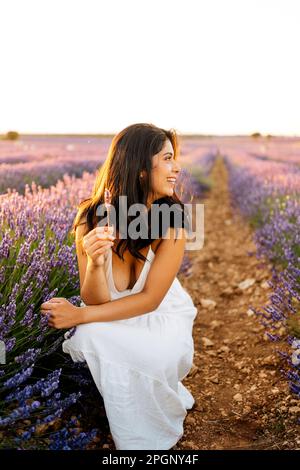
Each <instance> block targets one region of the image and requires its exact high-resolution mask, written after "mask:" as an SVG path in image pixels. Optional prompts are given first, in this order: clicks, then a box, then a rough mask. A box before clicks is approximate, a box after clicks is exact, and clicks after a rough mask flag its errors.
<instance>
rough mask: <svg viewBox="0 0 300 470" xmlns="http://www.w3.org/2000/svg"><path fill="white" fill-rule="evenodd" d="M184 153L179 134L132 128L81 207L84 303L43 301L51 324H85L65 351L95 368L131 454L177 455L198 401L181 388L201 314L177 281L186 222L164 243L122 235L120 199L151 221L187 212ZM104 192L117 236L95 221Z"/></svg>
mask: <svg viewBox="0 0 300 470" xmlns="http://www.w3.org/2000/svg"><path fill="white" fill-rule="evenodd" d="M177 153H178V140H177V136H176V132H175V131H174V130H170V131H167V130H164V129H161V128H158V127H156V126H154V125H152V124H143V123H142V124H135V125H131V126H129V127H127V128H125V129H124V130H123V131H121V132H120V133H119V134H117V135H116V136H115V137H114V139H113V140H112V143H111V146H110V149H109V152H108V156H107V158H106V161H105V163H104V164H103V165H102V167H101V169H100V171H99V174H98V177H97V179H96V181H95V185H94V189H93V193H92V196H91V198H89V199H87V200H85V201H83V202H82V203H81V204H80V205H79V210H78V213H77V216H76V218H75V221H74V225H73V232H74V233H75V235H76V252H77V257H78V266H79V276H80V294H81V298H82V304H81V306H80V307H75V306H73V305H72V304H71V303H70V302H68V301H67V300H66V299H62V298H53V299H51V300H50V301H48V302H46V303H44V304H42V313H48V314H49V315H50V316H49V324H50V325H51V326H52V327H54V328H69V327H72V326H75V325H76V326H77V328H76V331H75V334H74V335H73V336H72V337H70V338H68V336H67V334H66V335H65V338H66V339H65V341H64V343H63V351H64V352H65V353H69V354H70V355H71V357H72V359H73V360H74V361H86V363H87V365H88V367H89V369H90V371H91V374H92V376H93V379H94V381H95V383H96V386H97V388H98V390H99V392H100V393H101V395H102V397H103V401H104V406H105V410H106V414H107V418H108V421H109V425H110V430H111V434H112V437H113V439H114V443H115V446H116V448H117V449H122V450H130V449H133V450H141V449H144V450H156V449H170V448H172V447H173V446H174V445H175V444H176V442H177V441H178V440H179V439H180V438H181V437H182V435H183V422H184V419H185V416H186V414H187V411H186V410H187V409H190V408H192V406H193V404H194V398H193V396H192V395H191V393H190V392H189V390H188V389H187V388H186V387H184V385H183V384H182V383H181V381H182V379H183V378H184V377H186V376H187V374H188V372H189V371H190V369H191V366H192V363H193V355H194V343H193V337H192V328H193V321H194V319H195V316H196V314H197V309H196V307H195V306H194V304H193V301H192V299H191V297H190V295H189V294H188V293H187V292H186V290H185V289H184V288H183V287H182V285H181V284H180V282H179V280H178V278H177V277H176V275H177V273H178V270H179V268H180V265H181V263H182V259H183V255H184V249H185V241H186V233H185V227H186V224H185V223H183V220H184V216H183V217H181V222H180V224H179V225H178V223H176V222H174V221H175V218H176V217H175V216H174V218H173V220H172V217H171V218H170V220H171V222H170V224H168V226H167V228H166V229H165V230H160V231H159V236H158V237H157V238H156V239H152V238H151V234H152V232H151V222H149V224H148V230H149V231H148V234H149V236H148V238H145V237H140V238H136V239H132V238H130V237H127V238H125V237H124V238H121V237H119V235H120V230H119V229H120V227H119V222H118V215H119V214H118V212H119V211H120V210H121V209H120V206H119V202H118V201H119V196H124V195H126V196H127V206H128V208H130V206H131V205H132V204H135V203H142V204H144V206H145V208H146V210H145V213H147V215H148V221H149V220H150V215H151V210H152V208H153V205H154V204H156V205H159V206H160V205H161V204H167V206H168V207H171V206H172V205H174V204H177V208H178V207H179V208H180V210H181V211H182V212H183V207H184V206H183V204H182V202H181V201H180V200H179V198H178V197H177V195H176V194H175V191H174V186H175V181H176V178H177V177H178V174H179V172H180V166H179V164H178V161H177ZM105 188H108V189H109V190H110V192H111V195H112V200H111V204H112V206H113V207H114V208H115V210H116V230H115V232H114V234H113V233H112V230H111V229H109V230H107V231H104V226H101V224H100V222H101V221H99V220H97V215H96V211H97V208H98V207H99V206H100V205H102V204H104V202H105V201H104V191H105ZM102 207H103V206H102ZM128 214H129V211H128V212H127V222H128V223H129V222H131V221H132V217H131V216H130V215H128ZM98 219H99V217H98ZM101 220H103V218H102V219H101ZM151 220H152V219H151ZM176 220H178V219H176ZM99 224H100V226H99ZM160 228H161V227H160ZM114 235H115V236H114Z"/></svg>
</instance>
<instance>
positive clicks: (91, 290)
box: [75, 224, 111, 305]
mask: <svg viewBox="0 0 300 470" xmlns="http://www.w3.org/2000/svg"><path fill="white" fill-rule="evenodd" d="M84 233H85V224H81V225H79V226H78V227H77V229H76V238H75V240H76V254H77V262H78V269H79V279H80V297H81V299H82V300H83V302H84V303H85V304H86V305H101V304H103V303H106V302H109V301H110V300H111V296H110V291H109V289H108V285H107V279H106V274H105V268H104V265H102V266H94V265H93V264H92V263H89V262H88V257H87V255H86V253H85V252H84V250H83V247H82V237H83V235H84Z"/></svg>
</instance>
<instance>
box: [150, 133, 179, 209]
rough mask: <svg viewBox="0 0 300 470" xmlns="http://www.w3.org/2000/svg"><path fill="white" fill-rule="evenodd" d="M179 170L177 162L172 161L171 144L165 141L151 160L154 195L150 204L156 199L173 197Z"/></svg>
mask: <svg viewBox="0 0 300 470" xmlns="http://www.w3.org/2000/svg"><path fill="white" fill-rule="evenodd" d="M180 170H181V167H180V165H179V163H178V161H176V160H174V151H173V147H172V144H171V142H170V140H169V139H167V140H166V141H165V143H164V146H163V148H162V150H161V151H160V152H159V153H157V154H156V155H154V156H153V158H152V171H151V185H152V189H153V192H154V194H153V195H152V197H151V199H150V201H149V203H150V204H151V203H152V202H153V201H155V200H156V199H159V198H162V197H165V196H172V195H173V192H174V188H175V186H176V179H177V177H178V174H179V172H180Z"/></svg>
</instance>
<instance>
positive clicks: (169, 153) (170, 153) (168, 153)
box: [163, 152, 174, 156]
mask: <svg viewBox="0 0 300 470" xmlns="http://www.w3.org/2000/svg"><path fill="white" fill-rule="evenodd" d="M165 155H172V156H173V155H174V154H173V153H172V152H167V153H164V154H163V156H165Z"/></svg>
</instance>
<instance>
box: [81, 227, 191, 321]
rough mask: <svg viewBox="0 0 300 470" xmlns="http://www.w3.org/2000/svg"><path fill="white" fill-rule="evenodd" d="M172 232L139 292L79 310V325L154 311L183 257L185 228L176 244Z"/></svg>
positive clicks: (121, 318) (162, 243) (180, 231)
mask: <svg viewBox="0 0 300 470" xmlns="http://www.w3.org/2000/svg"><path fill="white" fill-rule="evenodd" d="M174 233H175V232H174V229H172V228H170V229H169V231H168V234H167V236H169V237H170V238H166V239H162V241H161V242H160V244H159V246H158V248H157V250H156V254H155V259H154V261H153V263H152V266H151V268H150V271H149V273H148V276H147V279H146V282H145V285H144V288H143V290H142V292H139V293H138V294H131V295H128V296H125V297H122V298H121V299H116V300H112V301H111V302H108V303H105V304H103V305H88V306H86V307H81V308H80V309H81V312H80V320H79V323H92V322H101V321H103V322H105V321H113V320H124V319H127V318H132V317H136V316H138V315H143V314H145V313H148V312H152V311H153V310H155V309H156V308H157V307H158V306H159V304H160V303H161V302H162V300H163V298H164V297H165V295H166V293H167V292H168V290H169V288H170V286H171V284H172V282H173V281H174V279H175V277H176V274H177V273H178V270H179V268H180V266H181V263H182V258H183V255H184V247H185V232H184V229H180V230H179V235H178V237H179V238H178V239H177V240H176V243H175V241H174V240H175V235H174ZM180 237H181V238H180ZM146 262H147V261H146Z"/></svg>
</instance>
